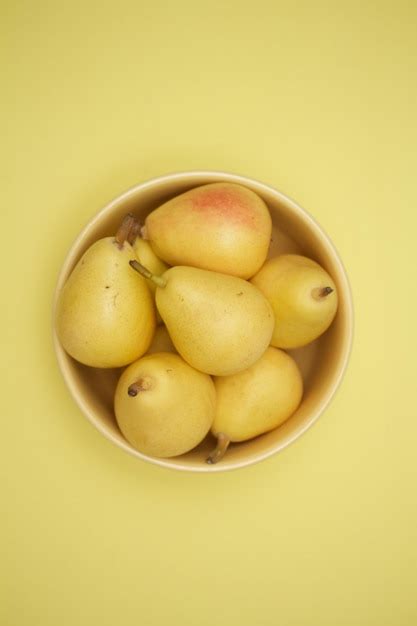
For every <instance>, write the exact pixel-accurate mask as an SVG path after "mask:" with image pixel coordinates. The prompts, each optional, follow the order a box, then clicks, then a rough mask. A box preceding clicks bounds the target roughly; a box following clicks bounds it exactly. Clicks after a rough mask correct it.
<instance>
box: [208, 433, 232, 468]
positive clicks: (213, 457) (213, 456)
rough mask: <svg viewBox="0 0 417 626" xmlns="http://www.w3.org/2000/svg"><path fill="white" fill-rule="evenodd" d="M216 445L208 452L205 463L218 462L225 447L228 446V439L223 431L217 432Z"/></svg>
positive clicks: (224, 451)
mask: <svg viewBox="0 0 417 626" xmlns="http://www.w3.org/2000/svg"><path fill="white" fill-rule="evenodd" d="M216 436H217V445H216V447H215V448H214V450H213V451H212V452H210V454H209V456H208V458H207V459H206V463H208V464H209V465H214V463H218V462H219V461H221V460H222V458H223V457H224V455H225V453H226V450H227V448H228V447H229V443H230V439H229V437H228V436H227V435H225V434H224V433H217V435H216Z"/></svg>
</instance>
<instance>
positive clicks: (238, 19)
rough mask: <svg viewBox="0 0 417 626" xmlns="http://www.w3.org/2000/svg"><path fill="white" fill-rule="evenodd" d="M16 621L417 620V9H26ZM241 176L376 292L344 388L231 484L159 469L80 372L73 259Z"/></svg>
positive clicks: (14, 100) (10, 159) (360, 316)
mask: <svg viewBox="0 0 417 626" xmlns="http://www.w3.org/2000/svg"><path fill="white" fill-rule="evenodd" d="M1 13H2V19H1V20H0V24H1V27H0V28H1V30H2V42H3V45H6V47H7V50H6V55H5V56H3V57H2V58H3V59H4V60H3V82H2V100H1V107H2V116H1V118H0V119H1V125H2V132H1V137H2V146H1V147H2V161H3V164H2V168H1V175H2V184H1V188H0V189H1V196H2V202H1V206H2V228H3V237H2V240H1V248H0V249H1V255H2V281H1V285H2V306H1V328H2V331H3V335H2V354H1V356H2V376H1V382H2V396H1V399H2V411H1V415H2V436H1V446H2V451H1V456H0V458H1V462H2V472H1V477H2V505H3V506H2V510H3V513H2V516H1V523H2V532H1V534H0V537H1V543H2V546H1V551H2V567H1V577H2V580H1V586H2V589H3V593H2V601H1V603H0V623H2V624H12V625H13V626H33V625H34V624H42V626H52V625H53V626H55V625H56V624H60V626H75V625H77V626H78V625H82V626H84V625H87V624H88V625H89V626H96V625H97V626H98V625H100V626H113V625H114V624H121V625H122V626H133V625H135V626H136V625H137V624H139V623H140V624H144V625H146V626H165V625H166V624H171V625H175V626H195V625H198V626H209V625H210V626H212V624H213V623H216V624H219V625H221V626H223V625H224V626H226V625H227V626H238V625H239V626H253V625H254V624H257V625H259V626H276V624H285V625H286V626H334V625H337V626H352V625H355V626H392V625H393V624H395V625H396V626H409V625H411V624H414V623H415V622H416V620H417V609H416V602H415V579H416V575H417V571H416V569H417V530H416V529H417V506H416V495H415V492H416V479H417V471H416V470H417V461H416V459H417V456H416V437H417V409H416V397H415V345H416V331H415V325H416V320H417V311H416V295H415V269H414V268H415V266H416V259H415V254H416V253H415V248H416V246H415V233H416V227H417V219H416V211H415V208H416V206H417V185H416V175H415V155H416V140H417V131H416V126H417V125H416V115H415V111H416V108H417V86H416V81H415V76H416V70H417V67H416V55H417V42H416V37H415V24H416V19H417V9H416V7H415V5H413V3H411V2H408V1H407V2H405V1H400V2H384V1H382V2H379V3H359V2H353V3H352V2H350V3H333V2H330V1H327V2H319V3H310V2H307V1H306V0H304V1H301V2H296V3H289V2H288V3H283V2H280V1H279V0H278V2H277V1H274V2H272V1H269V2H265V1H262V0H261V1H260V2H257V3H246V2H237V0H232V1H231V2H230V3H227V5H224V3H217V2H216V3H214V4H213V3H211V4H204V3H192V2H164V3H163V2H158V1H157V2H155V3H142V2H133V1H132V2H130V3H128V2H123V1H122V2H118V3H114V2H113V3H110V2H104V3H100V4H98V3H91V2H83V3H81V2H78V1H75V2H72V3H54V2H44V1H42V0H40V2H38V3H36V5H35V4H34V3H33V2H27V1H24V2H19V3H14V2H13V3H12V2H7V3H2V5H1ZM193 168H195V169H207V168H212V169H219V170H221V169H223V170H230V171H235V172H238V173H242V174H246V175H249V176H252V177H254V178H259V179H261V180H264V181H265V182H267V183H270V184H272V185H275V186H276V187H278V188H280V189H281V190H282V191H284V192H285V193H287V194H288V195H290V196H292V197H294V198H295V199H296V200H297V201H298V202H299V203H300V204H301V205H302V206H304V207H305V208H307V209H308V210H310V211H311V212H312V214H313V215H314V216H315V217H316V219H317V220H318V221H319V222H320V223H321V224H322V225H323V226H324V228H325V230H326V231H327V232H328V233H329V234H330V235H331V237H332V239H333V241H334V243H335V244H336V246H337V248H338V250H339V252H340V253H341V255H342V258H343V259H344V261H345V264H346V267H347V269H348V272H349V276H350V279H351V283H352V288H353V295H354V300H355V308H356V336H355V344H354V349H353V354H352V359H351V362H350V365H349V368H348V371H347V374H346V377H345V380H344V382H343V385H342V387H341V389H340V390H339V392H338V394H337V396H336V398H335V399H334V401H333V402H332V404H331V405H330V407H329V408H328V409H327V411H326V412H325V414H324V415H323V416H322V418H321V419H320V420H319V422H318V423H317V424H316V426H314V428H313V429H311V430H310V431H309V432H308V433H307V434H306V435H304V436H303V437H302V438H301V439H300V440H299V441H298V442H297V443H295V444H294V445H292V446H290V447H289V448H288V449H286V450H285V451H284V452H283V453H282V454H280V455H278V456H275V457H272V458H270V459H269V460H267V461H264V462H263V463H261V464H259V465H256V466H252V467H249V468H246V469H243V470H238V471H236V472H231V473H228V474H216V475H212V476H209V475H197V474H184V473H176V472H171V471H166V470H163V469H161V468H158V467H155V466H152V465H148V464H145V463H141V462H140V461H138V460H137V459H135V458H133V457H130V456H129V455H127V454H125V453H123V452H122V451H121V450H120V449H118V448H117V447H116V446H113V445H111V444H110V443H109V442H108V441H107V440H106V439H105V438H104V437H102V436H101V435H100V434H99V433H98V432H96V431H95V430H94V429H93V428H92V427H91V425H90V424H89V423H88V422H87V420H86V419H85V418H84V417H83V416H82V415H81V414H80V411H79V410H78V409H77V407H76V406H75V404H74V402H73V401H72V399H71V398H70V396H69V393H68V392H67V390H66V388H65V386H64V383H63V381H62V379H61V375H60V373H59V372H58V368H57V366H56V362H55V356H54V354H53V349H52V341H51V330H50V328H51V300H52V294H53V289H54V285H55V281H56V278H57V274H58V271H59V268H60V266H61V263H62V261H63V259H64V256H65V254H66V251H67V249H68V248H69V246H70V245H71V243H72V241H73V239H74V238H75V236H76V235H77V234H78V232H79V231H80V229H81V228H82V226H83V225H84V224H85V223H86V222H87V221H88V220H89V219H90V217H91V216H92V215H93V214H94V213H95V212H96V211H97V210H98V209H99V208H100V207H101V206H103V205H104V204H105V203H107V201H108V200H109V198H111V197H113V196H115V195H117V194H119V193H120V192H121V191H122V190H123V189H125V188H127V187H129V186H130V185H132V184H134V183H136V182H139V181H141V180H144V179H146V178H148V177H150V176H153V175H158V174H162V173H165V172H169V171H176V170H185V169H193Z"/></svg>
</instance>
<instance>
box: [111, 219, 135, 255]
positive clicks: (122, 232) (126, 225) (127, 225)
mask: <svg viewBox="0 0 417 626" xmlns="http://www.w3.org/2000/svg"><path fill="white" fill-rule="evenodd" d="M134 223H135V218H134V217H133V215H132V214H131V213H128V214H127V215H125V217H124V218H123V221H122V223H121V224H120V226H119V229H118V231H117V233H116V236H115V238H114V239H115V241H116V243H117V244H118V246H119V248H120V249H122V248H123V244H124V243H125V241H127V240H128V237H129V235H130V231H131V230H132V227H133V224H134Z"/></svg>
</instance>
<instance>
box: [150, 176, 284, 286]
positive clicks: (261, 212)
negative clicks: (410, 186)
mask: <svg viewBox="0 0 417 626" xmlns="http://www.w3.org/2000/svg"><path fill="white" fill-rule="evenodd" d="M271 229H272V222H271V216H270V214H269V211H268V208H267V206H266V204H265V202H264V201H263V200H262V199H261V198H260V197H259V196H258V195H257V194H256V193H254V192H253V191H251V190H250V189H247V188H246V187H243V186H242V185H238V184H235V183H210V184H208V185H203V186H201V187H196V188H194V189H191V190H190V191H186V192H185V193H183V194H181V195H179V196H176V197H175V198H172V199H171V200H169V201H168V202H165V204H163V205H162V206H160V207H159V208H157V209H155V210H154V211H152V213H150V214H149V215H148V217H147V218H146V221H145V226H144V228H143V229H142V236H143V237H144V238H145V239H149V241H150V243H151V244H152V249H153V251H154V252H155V254H156V255H157V256H158V257H160V258H161V259H163V260H164V261H166V263H169V265H191V266H193V267H198V268H201V269H206V270H212V271H215V272H221V273H224V274H230V275H233V276H239V277H240V278H250V277H251V276H253V275H254V274H255V273H256V272H257V271H258V270H259V269H260V267H261V266H262V264H263V263H264V261H265V259H266V255H267V253H268V248H269V243H270V239H271ZM139 260H140V261H141V259H139ZM144 265H145V266H146V263H144Z"/></svg>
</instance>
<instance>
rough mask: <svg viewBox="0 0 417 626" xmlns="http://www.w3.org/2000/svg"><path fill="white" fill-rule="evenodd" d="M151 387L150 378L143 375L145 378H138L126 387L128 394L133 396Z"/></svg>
mask: <svg viewBox="0 0 417 626" xmlns="http://www.w3.org/2000/svg"><path fill="white" fill-rule="evenodd" d="M151 387H152V379H151V378H149V377H147V376H145V378H139V379H138V380H137V381H136V382H135V383H132V384H131V385H129V387H128V388H127V393H128V395H129V396H131V397H132V398H134V397H135V396H137V395H138V393H139V391H148V389H150V388H151Z"/></svg>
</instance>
